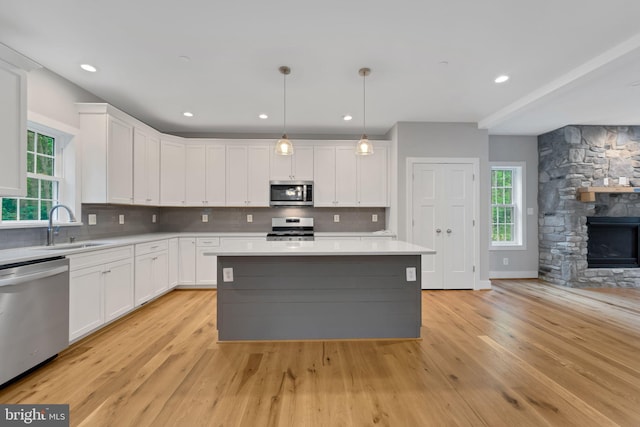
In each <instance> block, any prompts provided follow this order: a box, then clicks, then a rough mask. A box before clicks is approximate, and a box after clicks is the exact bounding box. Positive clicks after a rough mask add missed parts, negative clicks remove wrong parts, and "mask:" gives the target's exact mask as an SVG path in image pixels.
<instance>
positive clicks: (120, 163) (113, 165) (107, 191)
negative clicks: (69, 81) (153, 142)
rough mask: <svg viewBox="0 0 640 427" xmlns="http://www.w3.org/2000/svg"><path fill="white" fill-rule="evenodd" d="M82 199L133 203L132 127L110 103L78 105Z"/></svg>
mask: <svg viewBox="0 0 640 427" xmlns="http://www.w3.org/2000/svg"><path fill="white" fill-rule="evenodd" d="M78 109H79V112H80V129H81V134H82V135H81V138H82V201H83V202H84V203H117V204H131V203H133V126H132V125H131V124H129V123H127V122H126V121H125V120H123V119H121V118H119V117H118V116H121V115H124V113H122V112H120V111H119V110H116V109H115V108H113V107H111V106H109V105H107V104H78Z"/></svg>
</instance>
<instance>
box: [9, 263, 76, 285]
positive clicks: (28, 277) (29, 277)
mask: <svg viewBox="0 0 640 427" xmlns="http://www.w3.org/2000/svg"><path fill="white" fill-rule="evenodd" d="M68 270H69V266H67V265H63V266H62V267H56V268H52V269H50V270H44V271H38V272H37V273H31V274H25V275H24V276H13V277H9V278H8V279H0V288H1V287H3V286H16V285H21V284H23V283H27V282H31V281H33V280H39V279H44V278H45V277H51V276H55V275H58V274H61V273H64V272H66V271H68Z"/></svg>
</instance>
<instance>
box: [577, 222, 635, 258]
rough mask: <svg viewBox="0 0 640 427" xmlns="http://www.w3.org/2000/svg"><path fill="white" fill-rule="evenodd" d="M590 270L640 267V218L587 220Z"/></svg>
mask: <svg viewBox="0 0 640 427" xmlns="http://www.w3.org/2000/svg"><path fill="white" fill-rule="evenodd" d="M587 233H588V237H589V241H588V243H587V263H588V265H589V268H639V267H640V259H639V258H638V257H639V256H640V246H639V245H640V238H639V236H640V217H593V216H590V217H587Z"/></svg>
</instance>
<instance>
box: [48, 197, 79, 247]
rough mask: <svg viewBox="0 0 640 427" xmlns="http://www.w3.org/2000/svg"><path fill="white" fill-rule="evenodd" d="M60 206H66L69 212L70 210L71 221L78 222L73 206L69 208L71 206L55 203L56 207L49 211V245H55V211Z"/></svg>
mask: <svg viewBox="0 0 640 427" xmlns="http://www.w3.org/2000/svg"><path fill="white" fill-rule="evenodd" d="M58 208H65V209H66V210H67V212H69V222H76V217H75V215H74V214H73V212H72V211H71V208H69V206H67V205H55V206H54V207H52V208H51V210H50V211H49V227H47V246H53V237H54V235H55V233H54V231H53V213H54V212H55V211H56V209H58Z"/></svg>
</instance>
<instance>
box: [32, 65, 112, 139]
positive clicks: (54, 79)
mask: <svg viewBox="0 0 640 427" xmlns="http://www.w3.org/2000/svg"><path fill="white" fill-rule="evenodd" d="M76 102H104V101H103V100H102V99H100V98H98V97H97V96H95V95H93V94H92V93H90V92H87V91H86V90H84V89H82V88H81V87H80V86H77V85H76V84H74V83H71V82H70V81H69V80H67V79H64V78H62V77H60V76H59V75H57V74H55V73H53V72H51V71H49V70H47V69H46V68H41V69H38V70H34V71H31V72H29V73H28V74H27V110H28V111H29V112H30V113H36V114H39V115H41V116H44V117H47V118H49V119H51V120H54V121H57V122H60V123H64V124H66V125H68V126H71V127H73V128H79V127H80V117H79V116H78V110H77V109H76V105H75V103H76Z"/></svg>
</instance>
